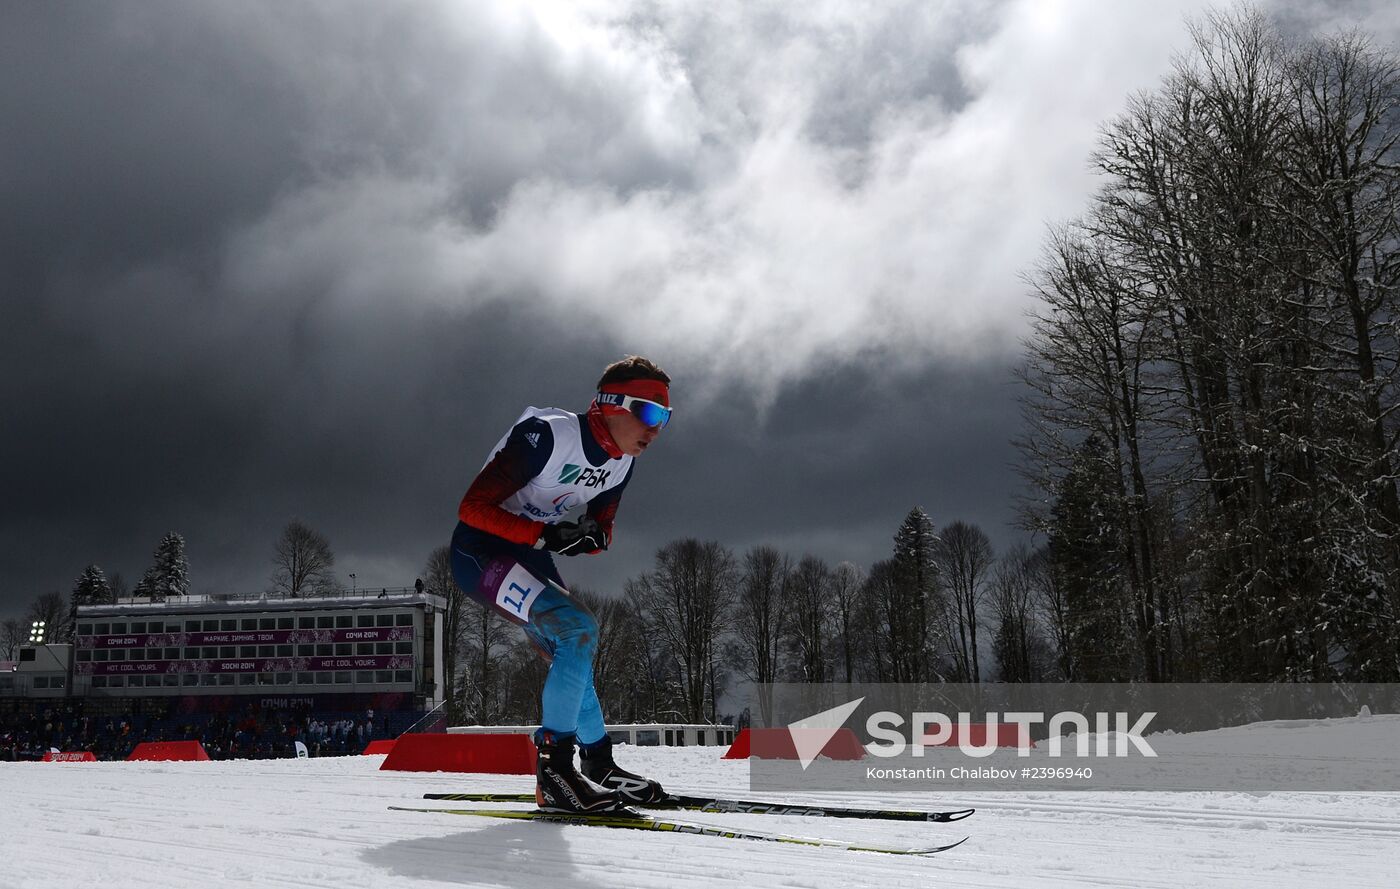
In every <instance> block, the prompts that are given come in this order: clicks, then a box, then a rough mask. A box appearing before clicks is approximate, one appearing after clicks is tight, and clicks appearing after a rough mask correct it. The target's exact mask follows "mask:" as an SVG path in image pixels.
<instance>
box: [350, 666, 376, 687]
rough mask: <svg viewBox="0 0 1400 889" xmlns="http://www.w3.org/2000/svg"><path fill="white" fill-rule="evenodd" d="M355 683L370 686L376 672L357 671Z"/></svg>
mask: <svg viewBox="0 0 1400 889" xmlns="http://www.w3.org/2000/svg"><path fill="white" fill-rule="evenodd" d="M355 681H356V682H358V683H360V684H361V685H369V684H370V683H371V682H373V681H374V671H373V670H357V671H356V672H355Z"/></svg>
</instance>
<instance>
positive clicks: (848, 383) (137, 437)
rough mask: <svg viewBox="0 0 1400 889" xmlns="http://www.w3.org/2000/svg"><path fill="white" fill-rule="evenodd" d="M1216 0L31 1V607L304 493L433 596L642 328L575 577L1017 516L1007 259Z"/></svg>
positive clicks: (606, 577) (13, 305)
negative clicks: (522, 468) (1206, 3)
mask: <svg viewBox="0 0 1400 889" xmlns="http://www.w3.org/2000/svg"><path fill="white" fill-rule="evenodd" d="M1202 8H1203V7H1202V5H1201V4H1198V3H1194V2H1155V0H1154V2H1146V0H1144V2H1124V3H1105V2H1097V0H1094V2H1090V0H1084V2H1053V0H1019V2H1003V3H981V2H943V3H934V2H915V3H856V2H851V0H835V2H816V3H763V2H709V3H674V4H664V5H663V4H656V3H635V4H622V3H603V4H600V3H578V2H559V3H485V2H453V3H425V2H412V3H407V2H405V3H393V2H383V0H373V2H358V3H357V2H334V3H308V2H300V3H298V2H286V0H277V2H268V3H256V2H247V0H240V2H236V3H216V2H202V3H189V2H184V0H181V2H169V3H166V2H151V0H138V2H129V3H119V4H118V3H109V4H95V3H60V2H45V3H26V2H20V0H0V10H3V11H0V121H3V124H0V206H3V208H4V212H3V213H0V347H2V348H0V393H3V404H4V414H3V432H2V433H0V615H5V614H15V613H18V612H19V611H20V610H22V608H23V607H24V606H25V604H26V603H28V602H29V601H30V600H31V599H33V597H34V596H35V595H37V594H39V593H42V592H44V591H46V590H52V589H58V590H62V591H64V592H65V593H66V592H67V591H68V590H70V589H71V587H72V584H73V581H74V579H75V578H76V577H77V575H78V574H79V573H80V572H81V571H82V569H83V567H84V566H85V565H87V564H88V563H90V562H95V563H97V564H99V565H100V566H102V567H103V568H104V569H105V570H106V572H107V573H108V574H109V575H110V574H112V573H114V572H120V573H121V574H123V575H124V576H125V578H126V579H127V581H128V583H134V582H135V580H137V579H138V578H139V577H140V575H141V573H142V572H143V571H144V570H145V568H146V567H147V565H148V564H149V563H150V555H151V551H152V550H153V549H154V547H155V544H156V543H157V541H158V540H159V539H160V537H161V536H162V535H163V534H165V533H166V532H167V531H171V530H175V531H179V532H180V533H182V534H183V535H184V536H185V538H186V541H187V544H188V552H189V559H190V569H191V581H192V586H193V588H194V589H195V590H196V591H198V592H207V591H225V592H247V591H254V590H258V589H262V588H264V587H265V586H266V584H267V582H268V577H269V575H270V573H271V564H270V561H269V559H270V556H271V550H272V545H273V542H274V540H275V539H276V537H277V536H278V533H279V531H280V529H281V528H282V526H283V525H284V524H285V523H286V521H287V520H288V519H289V518H291V517H294V516H295V517H300V518H301V519H303V520H304V521H306V522H308V523H309V524H311V525H312V526H314V527H316V528H318V529H320V530H321V531H323V532H324V533H325V534H327V536H328V537H329V538H330V540H331V542H332V544H333V546H334V548H335V551H336V554H337V567H338V569H339V570H340V572H341V574H342V578H343V579H345V578H346V575H348V573H349V572H351V571H354V572H356V574H357V575H358V578H359V584H360V585H361V586H383V585H391V586H401V585H407V584H410V583H412V581H413V579H414V577H415V576H417V575H418V574H420V573H421V566H422V565H423V563H424V561H425V558H426V556H427V554H428V553H429V551H430V550H432V549H433V548H434V547H436V546H439V545H442V544H445V543H446V542H447V540H448V538H449V536H450V534H451V531H452V528H453V525H454V523H455V521H456V519H455V511H456V506H457V503H458V501H459V499H460V497H461V495H462V492H463V490H464V489H465V487H466V485H467V484H468V483H469V482H470V480H471V478H472V476H473V475H474V474H475V471H476V470H477V469H478V468H479V467H480V465H481V464H482V462H483V461H484V460H485V459H486V457H487V456H488V451H489V449H490V447H491V446H492V445H493V444H494V443H495V442H496V440H497V439H498V438H499V437H500V435H501V434H502V433H503V432H504V431H505V430H506V429H507V428H508V427H509V426H510V424H511V423H512V421H514V419H515V418H516V417H517V416H518V414H519V413H520V411H521V410H522V409H523V408H524V406H526V405H527V404H533V405H538V406H546V405H552V406H558V407H564V408H569V409H574V410H581V409H583V408H584V407H585V406H586V405H587V403H588V400H589V399H590V397H591V394H592V388H591V387H592V385H593V383H594V382H595V381H596V378H597V376H598V373H599V372H600V370H601V368H602V367H603V365H605V364H606V363H608V362H609V361H611V360H614V359H616V358H617V357H620V356H621V355H623V354H626V353H640V354H645V355H648V356H650V357H652V358H653V359H655V360H656V361H658V362H659V363H660V364H662V365H663V366H664V367H665V368H666V369H667V370H668V371H669V372H670V373H671V374H672V376H673V377H674V384H673V388H672V399H673V404H674V405H675V407H676V415H675V419H674V420H673V422H672V424H671V425H670V426H669V427H668V428H667V430H666V432H665V433H664V435H663V437H662V439H661V440H660V441H659V442H658V446H657V447H655V448H654V449H652V450H649V451H648V453H647V454H646V455H645V457H644V458H642V459H640V460H639V463H638V467H637V471H636V474H635V476H634V479H633V481H632V484H631V486H630V487H629V489H628V492H627V496H626V497H625V499H624V502H623V505H622V508H621V510H620V513H619V518H618V527H617V540H616V545H615V546H614V548H613V550H612V551H611V552H609V553H607V554H605V555H604V556H602V557H594V558H579V559H572V560H567V561H565V562H563V564H561V567H562V568H563V570H564V572H565V577H566V579H573V580H574V581H575V582H576V583H577V584H578V585H582V586H589V587H592V588H595V589H599V590H603V591H608V590H616V589H619V588H620V587H621V584H622V582H623V581H624V580H625V578H627V577H628V576H632V575H635V574H637V573H638V572H640V571H642V570H645V569H646V568H648V567H649V565H650V562H651V557H652V553H653V552H654V550H655V548H656V547H657V546H659V545H661V544H663V543H665V542H666V541H668V540H671V539H675V538H678V537H685V536H696V537H702V538H708V539H717V540H720V541H722V542H723V543H725V544H727V545H729V546H731V547H733V548H735V549H736V550H742V549H744V548H746V547H748V546H751V545H753V544H755V543H759V542H771V543H774V544H777V545H779V546H781V547H783V548H785V549H787V550H789V551H790V552H792V553H793V554H794V555H801V554H802V553H803V552H812V553H815V554H817V555H820V556H822V557H824V558H826V559H828V560H830V561H833V562H835V561H839V560H842V559H851V560H854V561H856V562H858V563H860V564H862V565H868V564H869V563H870V562H871V561H873V560H875V559H878V558H883V557H886V556H887V555H888V551H889V548H890V538H891V535H892V534H893V532H894V530H895V527H896V526H897V525H898V523H899V521H900V519H901V518H902V517H903V515H904V514H905V513H906V512H907V511H908V510H909V509H910V508H911V507H913V506H915V505H921V506H923V507H924V508H925V509H926V510H927V511H928V512H929V513H930V515H931V516H932V517H933V519H934V522H935V523H936V524H937V525H943V524H946V523H947V522H949V521H952V520H955V519H962V520H966V521H973V522H976V523H978V524H979V525H981V526H982V527H983V528H984V529H985V530H986V531H987V532H988V533H989V534H990V535H991V536H992V537H993V539H994V540H995V541H996V542H997V544H998V545H999V546H1006V545H1009V544H1011V543H1014V542H1015V541H1017V540H1019V539H1020V536H1021V535H1020V533H1019V532H1017V531H1015V530H1014V529H1012V528H1011V527H1010V524H1009V523H1010V522H1011V521H1012V519H1013V512H1012V494H1013V492H1014V490H1015V487H1016V479H1015V475H1014V473H1013V472H1012V470H1011V464H1012V463H1013V461H1014V459H1015V453H1014V451H1013V450H1012V448H1011V447H1010V445H1009V443H1008V441H1009V439H1010V438H1011V437H1012V435H1014V434H1015V432H1016V431H1017V428H1018V422H1019V421H1018V415H1017V408H1016V403H1015V400H1014V398H1015V395H1016V394H1017V391H1016V387H1015V384H1014V383H1013V382H1012V377H1011V370H1012V368H1013V367H1014V366H1015V364H1016V363H1017V361H1018V354H1019V342H1018V341H1019V337H1020V336H1021V335H1022V334H1023V333H1024V328H1025V313H1026V312H1027V310H1028V309H1029V308H1030V302H1029V296H1028V293H1027V288H1026V287H1025V286H1024V285H1023V284H1022V283H1021V280H1020V277H1019V276H1020V275H1021V274H1022V273H1024V272H1025V271H1026V270H1027V268H1028V266H1029V265H1030V264H1031V263H1032V262H1033V261H1034V260H1035V258H1036V256H1037V254H1038V251H1039V249H1040V245H1041V242H1042V240H1043V237H1044V234H1045V231H1046V226H1047V225H1048V224H1051V223H1054V222H1056V221H1059V220H1064V219H1067V218H1069V217H1072V216H1074V215H1075V214H1076V213H1078V212H1079V211H1081V210H1082V209H1083V208H1084V207H1085V205H1086V202H1087V200H1088V197H1089V195H1090V194H1091V193H1092V191H1093V189H1094V187H1095V180H1094V178H1093V176H1092V173H1091V171H1090V170H1089V167H1088V163H1087V157H1088V155H1089V153H1090V151H1091V150H1092V148H1093V146H1094V139H1095V134H1096V131H1097V128H1098V126H1099V125H1100V124H1101V123H1103V122H1104V121H1106V120H1108V119H1109V118H1111V117H1113V116H1114V115H1115V114H1117V113H1118V112H1119V111H1121V110H1122V108H1123V107H1124V104H1125V101H1126V99H1127V97H1128V96H1129V94H1130V93H1132V92H1133V91H1135V90H1140V89H1148V88H1151V87H1153V86H1154V84H1156V83H1157V82H1158V81H1159V79H1160V78H1161V76H1162V75H1163V73H1164V72H1165V71H1166V70H1167V69H1168V66H1169V64H1170V59H1171V56H1172V53H1173V52H1174V51H1181V50H1184V49H1185V48H1186V45H1187V41H1186V37H1185V31H1186V29H1185V19H1186V17H1187V16H1189V15H1193V14H1197V13H1199V11H1200V10H1201V9H1202ZM1265 8H1266V9H1270V10H1273V11H1274V12H1275V13H1276V14H1278V15H1280V16H1282V17H1284V18H1285V19H1286V20H1287V22H1288V23H1289V26H1290V27H1300V28H1309V27H1316V28H1321V29H1323V30H1328V29H1331V28H1332V27H1335V26H1337V25H1348V24H1359V25H1361V26H1363V27H1366V28H1368V29H1369V30H1371V31H1372V32H1373V33H1375V34H1377V35H1378V36H1379V37H1380V38H1381V39H1382V40H1383V41H1387V42H1394V41H1395V40H1396V39H1397V36H1400V14H1397V12H1396V11H1395V6H1394V4H1386V3H1382V2H1375V3H1367V2H1358V3H1333V4H1324V3H1317V2H1307V3H1301V4H1300V3H1291V4H1288V5H1287V6H1286V7H1285V6H1283V5H1282V4H1280V3H1274V4H1272V5H1266V7H1265ZM347 582H348V580H347Z"/></svg>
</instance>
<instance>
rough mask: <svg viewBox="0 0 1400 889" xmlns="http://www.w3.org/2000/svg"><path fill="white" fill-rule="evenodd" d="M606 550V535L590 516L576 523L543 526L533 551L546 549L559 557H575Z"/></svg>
mask: <svg viewBox="0 0 1400 889" xmlns="http://www.w3.org/2000/svg"><path fill="white" fill-rule="evenodd" d="M607 548H608V535H606V534H604V533H603V529H602V527H601V526H600V525H599V524H598V523H597V522H596V521H595V520H594V519H593V517H592V516H584V517H583V518H581V519H579V520H578V521H577V522H560V523H559V524H557V525H545V526H544V531H542V532H541V533H540V539H539V540H537V541H535V549H547V550H549V551H550V552H552V553H558V554H559V555H561V556H576V555H578V554H579V553H593V552H597V551H598V550H600V549H607Z"/></svg>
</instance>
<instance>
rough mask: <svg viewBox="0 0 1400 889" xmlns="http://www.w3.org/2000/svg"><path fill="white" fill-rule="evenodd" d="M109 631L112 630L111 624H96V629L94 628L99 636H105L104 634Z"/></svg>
mask: <svg viewBox="0 0 1400 889" xmlns="http://www.w3.org/2000/svg"><path fill="white" fill-rule="evenodd" d="M111 631H112V625H111V624H98V625H97V630H96V632H97V635H99V636H105V635H107V634H108V633H110V632H111Z"/></svg>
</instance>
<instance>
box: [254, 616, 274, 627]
mask: <svg viewBox="0 0 1400 889" xmlns="http://www.w3.org/2000/svg"><path fill="white" fill-rule="evenodd" d="M258 629H259V630H275V629H277V618H275V617H260V618H258Z"/></svg>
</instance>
